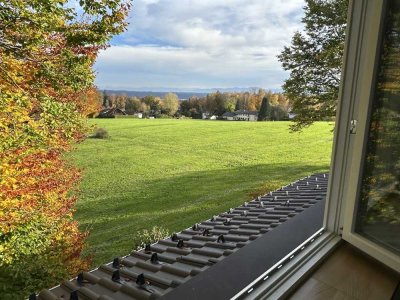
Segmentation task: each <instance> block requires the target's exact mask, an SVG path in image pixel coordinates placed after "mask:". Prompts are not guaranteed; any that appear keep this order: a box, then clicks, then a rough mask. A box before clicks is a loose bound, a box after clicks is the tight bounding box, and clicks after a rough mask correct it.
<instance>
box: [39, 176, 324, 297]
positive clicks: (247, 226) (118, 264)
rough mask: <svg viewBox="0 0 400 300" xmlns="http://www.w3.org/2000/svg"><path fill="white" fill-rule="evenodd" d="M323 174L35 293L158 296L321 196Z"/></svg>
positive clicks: (312, 203) (47, 294) (210, 266)
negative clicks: (54, 286)
mask: <svg viewBox="0 0 400 300" xmlns="http://www.w3.org/2000/svg"><path fill="white" fill-rule="evenodd" d="M327 179H328V176H327V174H316V175H312V176H308V177H306V178H304V179H301V180H299V181H297V182H294V183H292V184H289V185H287V186H285V187H282V188H281V189H279V190H277V191H274V192H270V193H269V194H266V195H264V196H260V197H258V198H257V199H254V200H252V201H250V202H248V203H247V202H245V203H244V204H243V205H241V206H239V207H236V208H232V209H230V210H229V211H227V212H224V213H221V214H220V215H218V216H213V217H212V218H211V219H209V220H206V221H204V222H201V223H199V224H194V225H193V227H191V228H188V229H185V230H183V231H182V232H180V233H177V234H174V235H173V236H171V237H170V238H167V239H164V240H161V241H159V242H158V243H155V244H153V245H151V246H149V247H146V249H143V250H140V251H132V253H131V254H130V255H128V256H126V257H123V258H116V259H115V260H114V261H113V262H111V263H108V264H105V265H102V266H100V267H99V268H98V269H95V270H93V271H91V272H83V273H82V274H80V275H79V276H78V277H77V278H75V279H73V280H71V281H65V282H63V283H62V284H61V285H60V286H58V287H56V288H54V289H51V290H45V291H42V292H41V293H40V294H39V299H41V300H49V299H52V300H55V299H99V300H107V299H108V300H110V299H118V300H133V299H156V298H159V297H160V296H162V295H165V294H167V293H168V292H170V291H172V290H173V289H175V288H176V287H178V286H180V285H182V284H183V283H186V282H188V281H189V280H190V279H191V278H193V277H194V276H196V275H197V274H199V273H200V272H203V271H204V270H207V269H209V268H212V267H213V265H215V264H217V263H218V262H220V261H221V260H223V259H224V258H226V257H227V256H229V255H231V254H232V253H235V252H238V251H239V252H238V254H240V250H241V248H243V247H245V246H246V245H248V244H249V243H251V242H252V241H253V240H255V239H257V238H258V237H260V236H261V235H263V234H265V233H267V232H269V231H271V230H274V228H276V227H277V226H279V225H280V224H282V223H284V222H285V221H287V220H289V219H290V218H293V217H295V216H296V215H298V214H301V213H302V212H303V211H304V210H305V209H307V208H309V207H311V206H313V205H314V204H315V203H317V202H318V201H320V200H322V199H323V198H324V197H325V195H326V189H327ZM74 297H75V298H74ZM76 297H77V298H76Z"/></svg>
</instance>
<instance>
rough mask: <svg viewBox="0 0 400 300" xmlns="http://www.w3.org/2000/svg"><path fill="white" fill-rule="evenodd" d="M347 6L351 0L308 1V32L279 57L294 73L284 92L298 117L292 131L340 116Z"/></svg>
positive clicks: (296, 34) (284, 86) (285, 66)
mask: <svg viewBox="0 0 400 300" xmlns="http://www.w3.org/2000/svg"><path fill="white" fill-rule="evenodd" d="M347 6H348V0H327V1H325V0H306V6H305V7H304V10H305V17H304V18H303V19H302V22H303V23H304V25H305V28H304V31H303V32H299V31H298V32H296V33H295V34H294V36H293V38H292V43H291V45H290V46H288V47H285V48H284V50H283V51H282V53H281V54H280V55H279V56H278V58H279V60H280V61H281V62H282V66H283V68H284V69H285V70H287V71H290V76H289V79H287V80H286V81H285V84H284V85H283V90H284V92H285V94H286V95H287V97H288V98H289V100H290V101H291V104H292V111H293V112H294V113H295V114H296V117H295V119H294V121H295V124H294V125H293V126H291V129H292V130H301V129H302V128H304V127H307V126H309V125H311V124H312V123H313V122H314V121H316V120H322V119H327V118H333V117H335V115H336V105H337V98H338V91H339V84H340V72H341V66H342V57H343V48H344V39H345V29H346V17H347Z"/></svg>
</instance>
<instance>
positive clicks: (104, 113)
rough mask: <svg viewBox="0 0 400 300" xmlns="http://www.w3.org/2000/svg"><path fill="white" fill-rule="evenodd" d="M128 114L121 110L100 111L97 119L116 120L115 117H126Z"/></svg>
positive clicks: (108, 109)
mask: <svg viewBox="0 0 400 300" xmlns="http://www.w3.org/2000/svg"><path fill="white" fill-rule="evenodd" d="M124 115H126V113H125V112H124V111H123V110H121V109H119V108H114V107H113V108H106V109H103V110H102V111H100V113H99V115H98V116H97V118H115V116H124Z"/></svg>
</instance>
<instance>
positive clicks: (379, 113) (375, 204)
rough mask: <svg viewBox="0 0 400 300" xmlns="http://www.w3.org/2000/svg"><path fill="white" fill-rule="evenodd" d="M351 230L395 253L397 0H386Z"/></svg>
mask: <svg viewBox="0 0 400 300" xmlns="http://www.w3.org/2000/svg"><path fill="white" fill-rule="evenodd" d="M382 43H383V44H382V49H381V56H380V58H379V69H378V75H377V83H376V84H377V85H376V92H375V98H374V103H373V106H372V111H371V120H370V126H369V134H368V141H367V145H366V154H365V161H364V171H363V177H362V186H361V191H360V201H359V207H358V213H357V222H356V228H355V231H356V232H357V233H359V234H361V235H362V236H364V237H367V238H369V239H371V240H373V241H375V242H376V243H378V244H380V245H382V246H384V247H386V248H388V249H390V250H392V251H393V252H396V253H400V1H394V0H392V1H389V2H388V9H387V13H386V24H385V27H384V32H383V40H382Z"/></svg>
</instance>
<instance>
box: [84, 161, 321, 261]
mask: <svg viewBox="0 0 400 300" xmlns="http://www.w3.org/2000/svg"><path fill="white" fill-rule="evenodd" d="M328 170H329V165H327V164H319V165H318V164H314V165H305V164H258V165H253V166H245V167H237V168H227V169H219V170H210V171H200V172H188V173H185V174H182V175H179V176H170V177H166V178H164V179H161V180H152V181H149V182H148V183H147V184H146V188H145V191H139V192H137V193H135V190H129V187H127V190H126V191H121V193H120V194H119V193H118V194H114V195H112V196H110V197H103V198H101V199H98V200H96V201H95V202H94V203H92V204H91V206H90V209H89V207H83V208H82V211H78V214H77V216H78V220H79V221H80V223H81V225H82V226H83V227H84V228H86V227H87V226H89V229H90V231H91V235H90V237H89V244H90V248H89V249H88V251H89V252H91V251H94V252H95V256H94V264H99V263H104V262H106V261H110V260H112V258H113V257H115V256H117V255H125V254H127V253H129V252H130V251H131V250H132V245H133V243H134V238H135V234H136V233H137V232H138V231H140V230H142V229H145V228H151V227H152V226H161V227H164V228H167V229H168V230H169V231H170V232H175V231H180V230H183V229H184V228H187V227H189V226H191V225H192V224H194V223H197V222H201V221H203V220H206V219H209V218H210V217H211V216H213V215H216V214H219V213H221V212H224V211H226V210H228V209H229V208H230V207H236V206H238V205H240V204H242V203H243V202H245V201H248V200H251V199H252V198H254V197H255V196H256V195H260V194H265V193H267V192H269V191H272V190H275V189H277V188H279V187H281V186H282V185H286V184H289V183H291V182H293V181H296V180H298V179H301V178H303V177H305V176H307V175H310V174H314V173H321V172H328ZM83 210H85V211H83Z"/></svg>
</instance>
